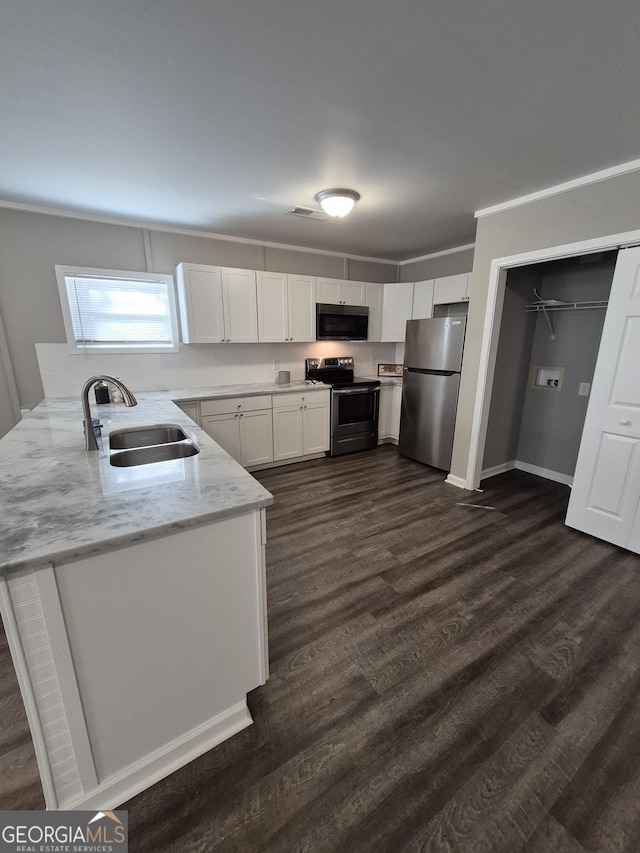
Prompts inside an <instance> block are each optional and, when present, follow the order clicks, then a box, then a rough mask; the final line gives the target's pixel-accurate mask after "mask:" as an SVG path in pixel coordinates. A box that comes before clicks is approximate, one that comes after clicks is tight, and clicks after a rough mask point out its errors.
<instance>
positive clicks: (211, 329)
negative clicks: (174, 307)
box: [176, 264, 226, 344]
mask: <svg viewBox="0 0 640 853" xmlns="http://www.w3.org/2000/svg"><path fill="white" fill-rule="evenodd" d="M176 280H177V282H178V302H179V305H180V325H181V327H182V340H183V341H184V343H185V344H214V343H220V341H222V340H224V338H225V337H226V335H225V328H224V309H223V304H222V278H221V272H220V267H210V266H205V265H204V264H179V265H178V267H177V269H176Z"/></svg>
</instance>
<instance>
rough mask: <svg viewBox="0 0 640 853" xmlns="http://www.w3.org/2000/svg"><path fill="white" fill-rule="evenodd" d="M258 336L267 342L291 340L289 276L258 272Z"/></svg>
mask: <svg viewBox="0 0 640 853" xmlns="http://www.w3.org/2000/svg"><path fill="white" fill-rule="evenodd" d="M256 289H257V294H258V338H259V339H260V340H261V341H265V342H269V343H270V342H274V343H275V342H279V341H288V340H289V296H288V283H287V276H286V275H285V274H284V273H278V272H257V273H256Z"/></svg>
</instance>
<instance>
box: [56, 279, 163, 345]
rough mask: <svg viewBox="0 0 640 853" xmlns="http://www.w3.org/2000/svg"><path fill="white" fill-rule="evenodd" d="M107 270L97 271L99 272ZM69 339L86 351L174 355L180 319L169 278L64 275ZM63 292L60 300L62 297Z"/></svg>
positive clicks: (71, 342)
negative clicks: (151, 352) (165, 352)
mask: <svg viewBox="0 0 640 853" xmlns="http://www.w3.org/2000/svg"><path fill="white" fill-rule="evenodd" d="M98 272H101V273H104V272H106V271H102V270H101V271H96V273H98ZM82 273H86V271H85V270H83V271H82ZM62 279H63V281H64V296H65V297H66V303H67V305H66V306H64V305H63V311H64V309H65V307H66V308H67V309H68V310H67V311H65V315H66V320H67V337H69V338H70V340H69V343H70V344H72V345H75V347H76V348H78V349H82V350H87V349H96V350H122V349H124V350H127V349H136V350H138V351H145V350H147V351H158V350H161V351H162V350H169V351H175V350H176V349H177V348H178V343H177V320H176V316H175V299H174V294H173V282H172V279H171V277H170V276H155V277H154V276H152V275H148V276H147V275H145V276H144V277H142V276H141V277H140V278H133V277H127V276H126V274H121V276H117V275H113V276H111V275H105V274H102V275H98V274H95V275H93V274H91V275H87V274H78V273H77V272H73V273H69V272H68V271H65V272H64V273H63V276H62ZM62 295H63V294H62V288H61V296H62Z"/></svg>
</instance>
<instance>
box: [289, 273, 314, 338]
mask: <svg viewBox="0 0 640 853" xmlns="http://www.w3.org/2000/svg"><path fill="white" fill-rule="evenodd" d="M287 296H288V299H289V340H290V341H315V339H316V280H315V278H312V277H311V276H308V275H288V276H287Z"/></svg>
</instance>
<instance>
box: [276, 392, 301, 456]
mask: <svg viewBox="0 0 640 853" xmlns="http://www.w3.org/2000/svg"><path fill="white" fill-rule="evenodd" d="M302 412H303V409H302V406H299V405H296V406H279V407H278V408H274V410H273V458H274V460H275V461H278V460H281V459H294V458H295V457H296V456H302Z"/></svg>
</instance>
